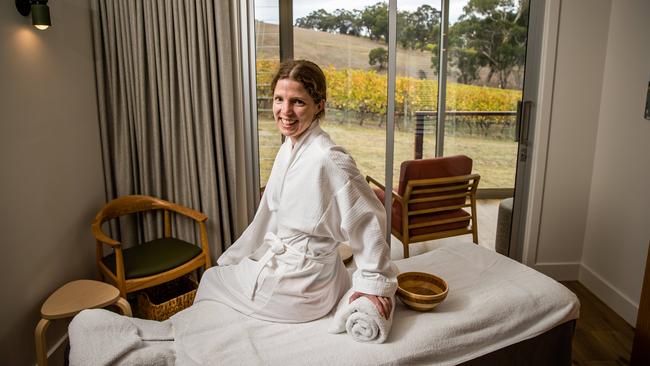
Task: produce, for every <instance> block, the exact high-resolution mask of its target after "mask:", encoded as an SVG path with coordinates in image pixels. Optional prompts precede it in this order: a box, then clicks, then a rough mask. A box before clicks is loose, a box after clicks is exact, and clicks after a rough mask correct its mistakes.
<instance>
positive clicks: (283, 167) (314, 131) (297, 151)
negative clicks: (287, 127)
mask: <svg viewBox="0 0 650 366" xmlns="http://www.w3.org/2000/svg"><path fill="white" fill-rule="evenodd" d="M322 131H323V130H322V129H321V128H320V124H319V120H318V119H316V120H314V121H313V122H312V123H311V125H310V126H309V128H307V129H306V130H305V132H304V133H303V134H302V135H301V136H300V137H299V138H298V141H296V143H295V145H293V146H292V141H291V139H290V138H288V139H286V140H285V141H284V144H283V145H284V146H282V148H281V149H280V152H279V153H278V155H280V154H282V155H283V156H286V155H288V156H286V157H282V158H281V159H279V160H278V162H279V163H280V164H279V165H278V166H277V167H274V169H273V170H276V169H277V171H273V172H271V176H272V177H273V179H274V182H273V183H274V184H273V188H272V189H271V192H268V193H269V197H268V201H267V202H268V204H269V209H270V210H271V211H276V210H277V209H278V207H279V205H280V200H281V197H282V190H283V188H284V181H285V179H286V175H287V172H288V171H289V169H291V166H292V165H293V164H294V162H296V161H297V160H298V159H299V158H300V156H301V155H302V154H303V152H304V151H305V150H306V149H307V147H309V145H311V143H312V142H313V141H314V139H315V137H316V136H318V135H320V134H321V133H322ZM276 177H277V178H276ZM276 179H277V180H276Z"/></svg>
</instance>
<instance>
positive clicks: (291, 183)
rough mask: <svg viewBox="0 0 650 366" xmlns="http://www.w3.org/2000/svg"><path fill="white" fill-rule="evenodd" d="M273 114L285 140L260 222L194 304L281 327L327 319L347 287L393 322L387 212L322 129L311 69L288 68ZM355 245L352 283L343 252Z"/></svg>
mask: <svg viewBox="0 0 650 366" xmlns="http://www.w3.org/2000/svg"><path fill="white" fill-rule="evenodd" d="M272 90H273V91H274V95H273V115H274V118H275V121H276V125H277V127H278V129H279V130H280V132H281V133H282V134H283V135H284V136H286V137H287V139H286V140H285V142H284V144H283V145H282V146H281V147H280V150H279V152H278V154H277V156H276V159H275V163H274V164H273V169H272V171H271V176H270V178H269V181H268V183H267V185H266V189H265V192H264V195H263V197H262V200H261V202H260V205H259V208H258V210H257V213H256V214H255V218H254V219H253V222H252V223H251V224H250V225H249V226H248V228H247V229H246V230H245V231H244V233H243V234H242V235H241V237H240V238H239V239H238V240H237V241H236V242H235V243H234V244H233V245H231V246H230V247H229V248H228V250H226V252H225V253H223V255H222V256H221V257H220V258H219V259H218V261H217V263H218V266H216V267H212V268H210V269H209V270H207V271H206V272H205V273H204V274H203V277H202V279H201V283H200V285H199V289H198V291H197V294H196V299H195V302H199V301H206V300H213V301H219V302H222V303H224V304H226V305H228V306H230V307H232V308H234V309H236V310H238V311H240V312H242V313H244V314H247V315H250V316H252V317H255V318H259V319H263V320H268V321H276V322H305V321H310V320H314V319H318V318H320V317H323V316H324V315H326V314H328V313H329V312H330V311H331V310H332V309H333V308H334V306H335V305H336V304H337V303H338V301H339V299H340V298H341V296H343V294H344V293H345V292H346V291H347V290H348V289H349V287H350V286H352V287H353V289H354V294H353V295H352V296H351V298H350V299H349V300H348V301H352V300H354V299H356V298H357V297H360V296H367V297H368V298H369V299H370V300H371V301H372V302H373V303H374V304H375V306H376V307H377V309H378V310H379V313H380V314H382V315H384V316H388V314H390V312H391V308H392V306H393V304H392V303H391V297H392V296H393V295H394V293H395V290H396V287H397V280H396V275H397V271H396V268H395V266H394V265H393V264H392V262H391V261H390V256H389V249H388V245H387V244H386V241H385V232H386V227H385V222H386V220H385V213H384V208H383V206H382V205H381V203H380V202H379V200H377V198H376V196H375V195H374V194H373V192H372V190H371V189H370V187H369V186H368V184H367V183H366V182H365V180H364V179H363V177H362V176H361V174H360V173H359V170H358V169H357V167H356V165H355V163H354V160H353V159H352V158H351V157H350V155H348V154H347V152H346V151H345V150H344V149H343V148H341V147H339V146H336V145H335V144H334V142H333V141H332V140H331V139H330V137H329V135H328V134H327V133H325V132H324V131H323V130H322V129H321V128H320V126H319V123H318V118H319V117H321V116H322V115H323V113H324V107H325V99H326V88H325V76H324V74H323V72H322V70H321V69H320V68H319V67H318V66H317V65H316V64H314V63H312V62H309V61H286V62H284V63H282V64H281V65H280V70H279V71H278V73H277V74H276V76H275V77H274V79H273V83H272ZM341 242H349V244H350V246H351V249H352V253H353V255H354V258H355V263H356V265H357V270H356V272H355V273H354V275H353V276H352V277H353V278H352V283H351V284H350V279H349V276H348V272H347V270H346V268H345V267H344V265H343V262H342V261H341V258H340V257H339V254H338V250H337V247H338V245H339V244H340V243H341Z"/></svg>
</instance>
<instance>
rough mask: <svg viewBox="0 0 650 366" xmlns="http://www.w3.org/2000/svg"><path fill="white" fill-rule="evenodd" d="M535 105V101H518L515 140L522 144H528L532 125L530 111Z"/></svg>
mask: <svg viewBox="0 0 650 366" xmlns="http://www.w3.org/2000/svg"><path fill="white" fill-rule="evenodd" d="M532 107H533V102H531V101H529V100H527V101H518V102H517V120H516V124H515V141H517V142H519V143H520V144H524V145H527V144H528V127H529V125H530V111H531V108H532Z"/></svg>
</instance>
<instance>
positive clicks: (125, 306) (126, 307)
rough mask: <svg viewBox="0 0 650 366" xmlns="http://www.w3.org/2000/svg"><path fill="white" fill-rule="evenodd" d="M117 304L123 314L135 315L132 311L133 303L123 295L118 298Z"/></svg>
mask: <svg viewBox="0 0 650 366" xmlns="http://www.w3.org/2000/svg"><path fill="white" fill-rule="evenodd" d="M115 306H117V307H118V308H119V309H120V312H121V313H122V315H126V316H130V317H132V316H133V312H131V305H130V304H129V302H128V301H126V300H125V299H124V298H123V297H120V298H119V299H117V302H116V303H115Z"/></svg>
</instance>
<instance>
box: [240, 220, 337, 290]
mask: <svg viewBox="0 0 650 366" xmlns="http://www.w3.org/2000/svg"><path fill="white" fill-rule="evenodd" d="M264 243H265V244H267V245H268V246H269V249H270V250H268V251H267V252H266V253H264V255H263V256H262V258H260V260H259V261H258V267H257V269H256V272H257V273H256V275H255V283H254V284H253V286H252V291H251V294H250V299H251V300H252V299H253V298H254V297H255V291H256V290H257V285H258V283H259V279H260V275H261V274H262V270H264V267H265V266H266V264H267V263H268V262H269V261H270V260H271V259H272V258H273V257H275V256H276V255H281V254H284V253H285V252H287V254H292V255H293V256H295V257H297V258H299V259H300V260H301V261H302V262H303V263H304V262H305V261H306V260H310V261H314V262H316V263H322V264H327V263H334V262H335V261H336V259H338V250H333V251H331V252H329V253H327V254H325V255H319V256H313V255H309V254H306V253H303V252H301V251H299V250H297V249H296V248H294V247H293V246H291V245H287V244H285V243H284V242H283V241H282V239H280V238H279V237H278V236H277V235H275V234H274V233H271V232H268V233H266V235H264Z"/></svg>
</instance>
